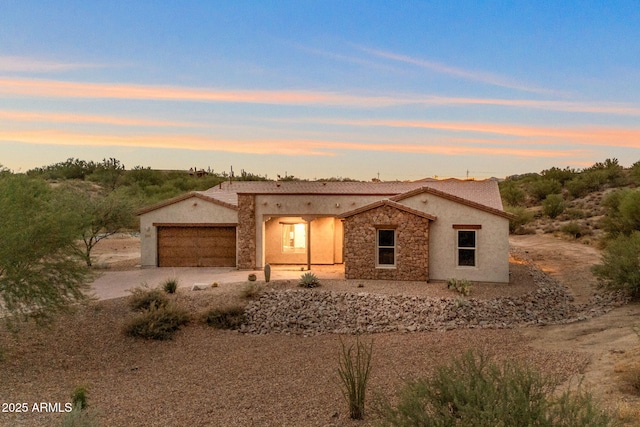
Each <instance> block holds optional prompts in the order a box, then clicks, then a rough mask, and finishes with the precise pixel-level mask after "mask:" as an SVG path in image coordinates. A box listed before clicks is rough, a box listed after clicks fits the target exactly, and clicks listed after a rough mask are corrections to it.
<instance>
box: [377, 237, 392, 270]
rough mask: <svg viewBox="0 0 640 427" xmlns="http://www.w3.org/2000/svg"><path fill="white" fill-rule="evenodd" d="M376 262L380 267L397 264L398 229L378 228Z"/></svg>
mask: <svg viewBox="0 0 640 427" xmlns="http://www.w3.org/2000/svg"><path fill="white" fill-rule="evenodd" d="M377 234H378V235H377V252H376V257H377V259H376V262H377V265H378V266H379V267H393V266H395V265H396V230H388V229H379V230H377Z"/></svg>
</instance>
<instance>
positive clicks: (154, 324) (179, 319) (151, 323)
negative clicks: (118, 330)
mask: <svg viewBox="0 0 640 427" xmlns="http://www.w3.org/2000/svg"><path fill="white" fill-rule="evenodd" d="M188 322H189V313H188V312H187V311H186V310H185V309H184V308H182V307H179V306H177V305H175V304H166V305H163V306H155V305H152V306H151V307H149V308H148V309H144V310H142V311H141V312H140V313H138V314H136V316H135V317H134V318H132V319H131V320H130V321H129V322H128V323H127V324H126V325H125V332H126V333H127V334H128V335H130V336H132V337H137V338H144V339H152V340H168V339H171V338H173V334H174V333H175V332H176V331H178V330H179V329H180V327H181V326H183V325H186V324H187V323H188Z"/></svg>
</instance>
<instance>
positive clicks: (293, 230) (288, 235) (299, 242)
mask: <svg viewBox="0 0 640 427" xmlns="http://www.w3.org/2000/svg"><path fill="white" fill-rule="evenodd" d="M306 247H307V227H306V225H305V224H282V252H283V253H304V252H305V250H306Z"/></svg>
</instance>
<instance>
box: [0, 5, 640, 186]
mask: <svg viewBox="0 0 640 427" xmlns="http://www.w3.org/2000/svg"><path fill="white" fill-rule="evenodd" d="M69 157H75V158H80V159H84V160H94V161H100V160H102V158H105V157H106V158H108V157H115V158H117V159H119V160H121V161H122V163H124V164H125V166H126V167H127V168H132V167H134V166H136V165H141V166H150V167H152V168H155V169H189V168H190V167H197V168H203V169H207V168H211V169H213V170H214V171H216V172H221V171H229V169H230V167H231V166H233V169H234V171H236V173H237V172H238V171H240V170H241V169H245V170H246V171H250V172H253V173H258V174H261V175H264V174H266V175H267V176H269V177H270V178H275V176H276V174H280V175H284V174H285V173H287V174H288V175H295V176H298V177H301V178H309V179H313V178H321V177H331V176H335V177H337V176H341V177H351V178H357V179H364V180H368V179H371V178H373V177H377V176H378V174H379V176H380V179H382V180H396V179H397V180H413V179H419V178H423V177H433V176H437V177H442V178H444V177H465V176H467V173H468V175H469V177H474V178H477V179H482V178H487V177H491V176H495V177H504V176H507V175H511V174H516V173H523V172H539V171H541V170H543V169H545V168H549V167H551V166H560V167H565V166H570V167H574V168H582V167H585V166H589V165H591V164H593V163H594V162H596V161H602V160H604V159H605V158H613V157H615V158H618V159H619V161H620V163H621V164H622V165H623V166H630V165H631V164H632V163H634V162H636V161H638V160H640V3H639V2H638V1H635V0H634V1H612V2H609V1H598V2H596V1H568V0H567V1H560V2H542V1H531V2H526V1H514V2H498V1H495V2H482V1H433V2H431V1H430V2H427V1H416V2H401V1H398V2H395V1H384V2H383V1H372V0H369V1H344V0H341V1H319V0H318V1H302V0H296V1H285V0H279V1H273V2H269V1H251V2H248V1H176V2H169V1H127V2H120V1H113V0H110V1H104V2H97V1H86V0H84V1H76V2H72V1H62V0H60V1H55V2H49V1H29V0H20V1H18V0H16V1H12V0H4V1H2V0H0V164H2V165H4V166H5V167H8V168H9V169H12V170H13V171H14V172H25V171H27V170H28V169H31V168H33V167H36V166H43V165H48V164H52V163H57V162H60V161H64V160H65V159H67V158H69Z"/></svg>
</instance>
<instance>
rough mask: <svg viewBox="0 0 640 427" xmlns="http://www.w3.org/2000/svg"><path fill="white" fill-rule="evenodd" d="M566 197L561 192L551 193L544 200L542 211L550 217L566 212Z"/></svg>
mask: <svg viewBox="0 0 640 427" xmlns="http://www.w3.org/2000/svg"><path fill="white" fill-rule="evenodd" d="M564 207H565V204H564V199H563V198H562V195H560V194H549V195H548V196H547V197H546V198H545V199H544V200H543V201H542V212H543V213H544V214H545V215H547V216H548V217H549V218H555V217H557V216H558V215H560V214H561V213H562V212H564Z"/></svg>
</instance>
